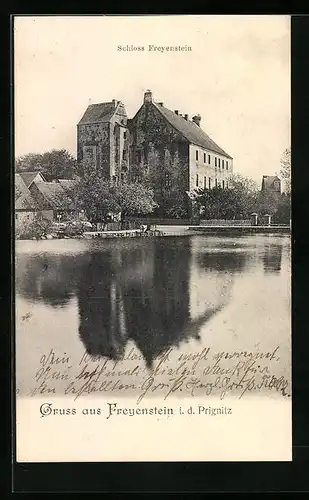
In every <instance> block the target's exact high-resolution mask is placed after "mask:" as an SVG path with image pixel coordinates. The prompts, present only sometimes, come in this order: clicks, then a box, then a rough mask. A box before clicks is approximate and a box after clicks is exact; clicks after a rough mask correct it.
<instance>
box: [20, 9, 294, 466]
mask: <svg viewBox="0 0 309 500" xmlns="http://www.w3.org/2000/svg"><path fill="white" fill-rule="evenodd" d="M13 30H14V110H15V117H14V119H15V128H14V142H15V151H14V156H15V165H14V190H15V212H14V223H15V324H16V328H15V352H16V373H15V386H16V460H17V462H20V463H26V462H110V461H115V462H126V461H130V462H139V461H150V462H156V461H162V462H165V461H166V462H169V461H181V462H183V461H186V462H187V461H189V462H190V461H205V462H207V461H212V462H214V461H217V462H220V461H248V462H249V461H291V460H292V392H291V285H290V281H291V215H290V204H291V181H290V170H291V147H290V144H291V138H290V119H291V115H290V17H289V16H284V15H271V16H264V15H263V16H259V15H257V16H245V15H242V16H209V15H199V16H196V15H155V16H153V15H140V16H131V15H127V16H118V15H117V16H114V15H108V16H106V15H102V16H99V15H98V16H86V15H83V16H60V15H49V16H15V17H14V28H13Z"/></svg>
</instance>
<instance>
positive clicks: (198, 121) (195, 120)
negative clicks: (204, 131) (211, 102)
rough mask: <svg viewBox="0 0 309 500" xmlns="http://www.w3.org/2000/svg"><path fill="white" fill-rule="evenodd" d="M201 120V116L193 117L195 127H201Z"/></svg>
mask: <svg viewBox="0 0 309 500" xmlns="http://www.w3.org/2000/svg"><path fill="white" fill-rule="evenodd" d="M201 119H202V117H201V115H195V116H193V117H192V121H193V123H195V125H197V126H198V127H199V126H200V123H201Z"/></svg>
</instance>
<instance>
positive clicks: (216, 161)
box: [215, 156, 217, 167]
mask: <svg viewBox="0 0 309 500" xmlns="http://www.w3.org/2000/svg"><path fill="white" fill-rule="evenodd" d="M216 166H217V157H216V156H215V167H216Z"/></svg>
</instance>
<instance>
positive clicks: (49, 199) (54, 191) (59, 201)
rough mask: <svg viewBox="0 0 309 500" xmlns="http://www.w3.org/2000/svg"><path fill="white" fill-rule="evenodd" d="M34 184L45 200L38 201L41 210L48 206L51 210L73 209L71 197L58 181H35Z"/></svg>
mask: <svg viewBox="0 0 309 500" xmlns="http://www.w3.org/2000/svg"><path fill="white" fill-rule="evenodd" d="M35 185H36V187H37V188H38V189H39V191H40V193H41V194H42V195H43V196H44V200H45V201H44V202H42V203H40V205H41V209H42V210H44V209H48V208H52V209H53V210H73V209H74V205H73V202H72V200H71V198H70V197H69V196H68V194H67V192H66V191H65V190H64V189H63V187H62V186H61V184H60V183H59V182H35Z"/></svg>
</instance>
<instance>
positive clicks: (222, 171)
mask: <svg viewBox="0 0 309 500" xmlns="http://www.w3.org/2000/svg"><path fill="white" fill-rule="evenodd" d="M196 151H198V160H196ZM204 154H205V155H206V162H204ZM208 156H210V164H209V163H208ZM215 158H216V159H217V160H215ZM219 160H220V168H219V166H218V165H219ZM215 162H217V166H215ZM223 162H224V163H223ZM226 162H227V167H228V168H226ZM223 164H224V168H222V165H223ZM232 173H233V160H232V159H231V158H226V156H223V155H219V154H217V153H214V152H213V151H210V150H207V149H203V148H201V147H199V146H195V145H194V144H190V146H189V177H190V191H192V190H194V189H197V188H204V187H205V186H204V178H205V177H206V187H207V188H208V187H209V179H211V188H213V187H215V185H216V179H217V183H218V185H220V186H221V187H223V186H222V181H223V180H224V183H225V186H224V187H226V181H227V179H228V177H229V176H230V175H231V174H232ZM197 175H198V186H197V185H196V176H197Z"/></svg>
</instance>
